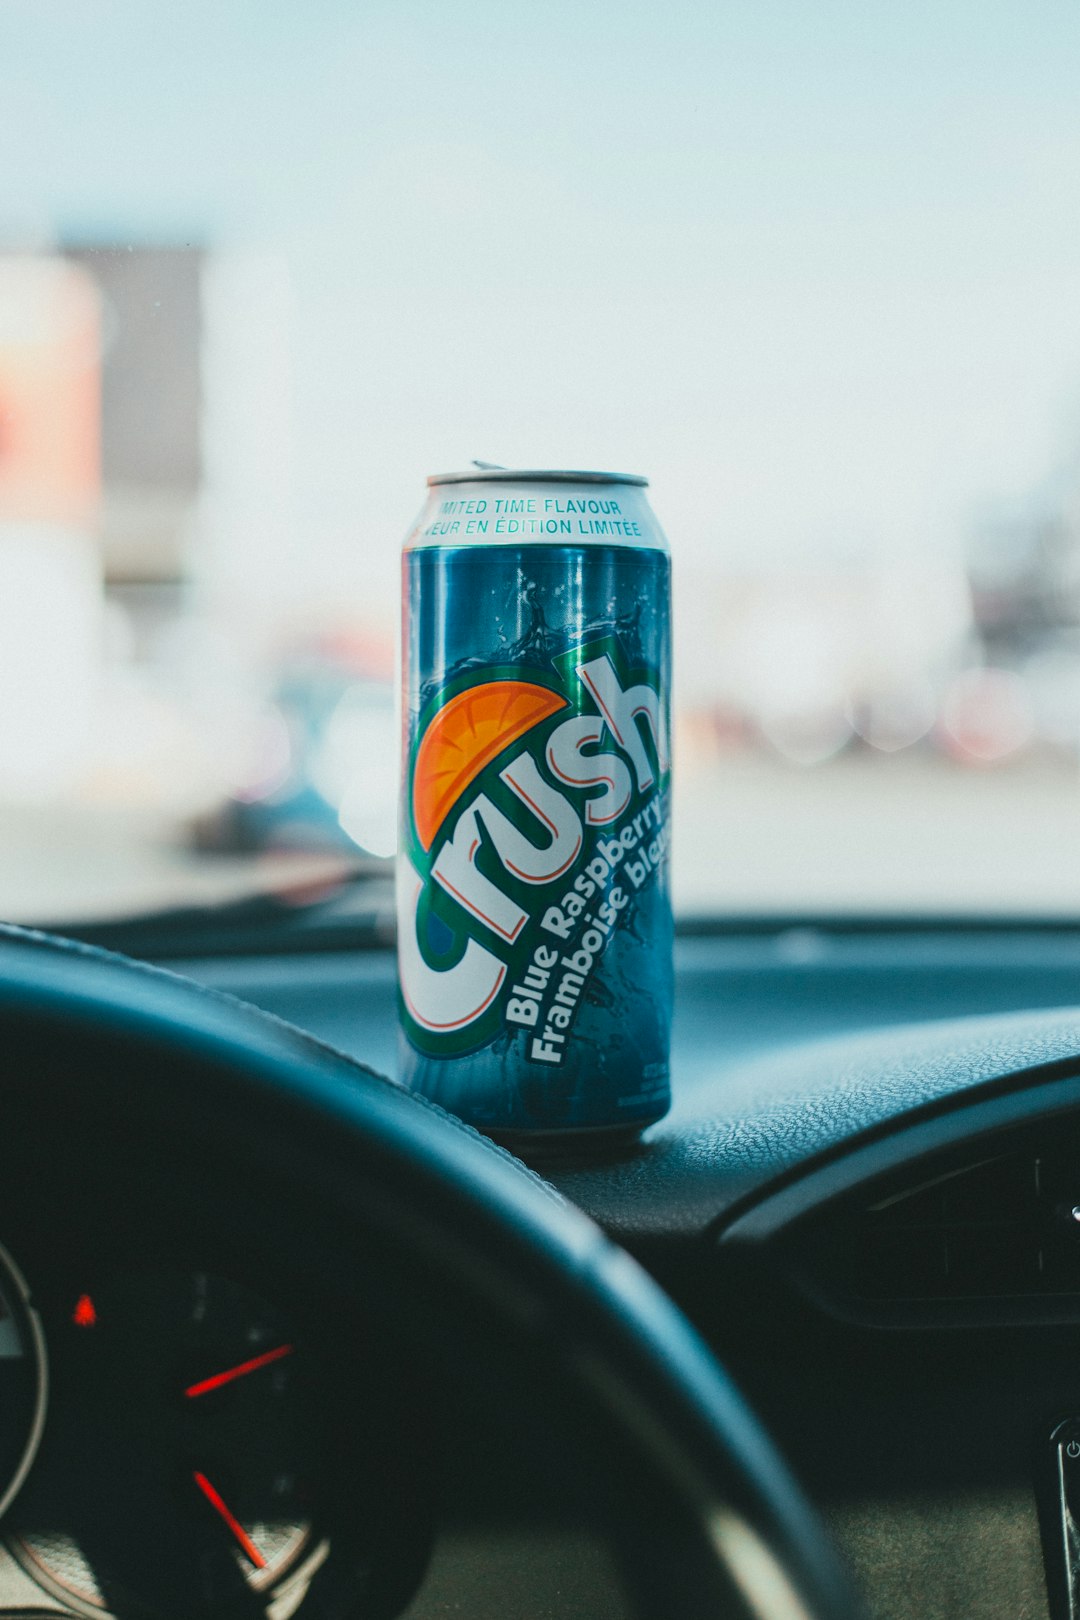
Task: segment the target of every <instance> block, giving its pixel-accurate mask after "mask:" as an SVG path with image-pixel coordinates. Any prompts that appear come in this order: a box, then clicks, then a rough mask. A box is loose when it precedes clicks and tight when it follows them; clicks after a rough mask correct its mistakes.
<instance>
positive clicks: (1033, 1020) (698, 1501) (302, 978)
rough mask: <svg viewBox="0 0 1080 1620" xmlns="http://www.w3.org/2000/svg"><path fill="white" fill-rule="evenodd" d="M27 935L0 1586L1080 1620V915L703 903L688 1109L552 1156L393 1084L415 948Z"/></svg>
mask: <svg viewBox="0 0 1080 1620" xmlns="http://www.w3.org/2000/svg"><path fill="white" fill-rule="evenodd" d="M325 944H326V942H324V947H325ZM3 950H4V973H3V985H4V992H3V995H4V1011H3V1019H4V1028H5V1040H6V1043H7V1050H8V1053H9V1062H8V1064H7V1065H6V1069H5V1099H6V1100H5V1118H6V1121H7V1125H6V1131H5V1143H6V1151H7V1159H6V1170H7V1173H6V1175H5V1180H4V1191H3V1199H4V1212H3V1213H4V1241H5V1244H6V1247H7V1252H8V1255H9V1256H10V1258H9V1259H8V1261H7V1265H8V1266H9V1267H10V1268H11V1271H12V1274H13V1275H14V1276H15V1277H20V1276H21V1277H23V1278H28V1279H32V1287H31V1291H30V1302H31V1304H32V1308H33V1310H34V1311H35V1312H36V1313H37V1315H38V1317H39V1318H40V1321H41V1323H42V1326H43V1332H44V1337H45V1340H46V1343H47V1346H48V1351H47V1355H48V1363H49V1395H48V1405H49V1414H50V1415H49V1419H48V1421H47V1423H46V1424H45V1429H44V1438H43V1439H42V1440H41V1445H40V1452H39V1455H38V1458H37V1461H36V1463H35V1465H34V1467H33V1469H32V1471H31V1473H30V1477H29V1482H28V1483H27V1485H26V1486H25V1487H24V1489H23V1490H22V1491H21V1492H20V1493H19V1494H18V1495H17V1496H16V1497H15V1500H14V1502H13V1504H12V1506H11V1507H10V1508H9V1509H8V1512H7V1519H6V1524H7V1526H8V1530H9V1541H8V1545H7V1553H6V1554H5V1567H4V1581H5V1588H6V1590H5V1596H4V1601H5V1612H9V1611H10V1612H12V1613H23V1612H33V1613H37V1612H42V1613H45V1612H71V1613H84V1612H90V1613H93V1612H98V1613H100V1612H101V1611H102V1609H104V1610H105V1611H106V1612H109V1613H111V1612H117V1613H120V1614H127V1613H132V1614H138V1613H143V1612H145V1613H160V1614H165V1613H180V1612H184V1613H203V1612H206V1613H219V1612H220V1613H232V1612H236V1613H248V1612H250V1613H263V1612H266V1613H268V1614H278V1613H283V1614H284V1613H292V1612H298V1613H311V1614H318V1613H321V1612H325V1613H331V1614H337V1613H342V1614H344V1613H365V1614H366V1613H372V1614H385V1615H387V1616H390V1615H397V1614H402V1615H410V1616H421V1615H429V1614H430V1615H439V1614H450V1613H455V1612H468V1613H472V1614H476V1615H484V1616H486V1615H491V1616H495V1615H503V1616H505V1615H509V1614H513V1615H517V1614H520V1615H522V1616H524V1615H551V1616H553V1617H554V1616H560V1615H564V1614H565V1615H578V1614H590V1615H594V1614H595V1615H609V1614H610V1615H624V1614H626V1615H638V1614H643V1615H644V1614H649V1615H652V1614H654V1613H655V1614H658V1615H659V1614H666V1615H677V1614H681V1613H683V1612H685V1613H687V1614H689V1613H694V1614H701V1613H714V1612H715V1613H717V1614H737V1613H742V1612H746V1613H749V1614H755V1615H758V1614H760V1615H768V1616H776V1617H780V1616H786V1615H789V1614H812V1615H823V1616H825V1615H842V1614H848V1613H850V1614H858V1613H866V1614H870V1615H882V1616H886V1615H887V1616H901V1615H930V1616H938V1615H940V1616H946V1615H957V1614H961V1613H963V1614H970V1615H986V1616H991V1615H995V1616H996V1615H1004V1614H1010V1613H1016V1614H1031V1615H1040V1616H1041V1615H1044V1614H1046V1615H1049V1614H1054V1613H1062V1614H1065V1613H1067V1612H1068V1608H1067V1605H1068V1603H1069V1601H1070V1597H1069V1594H1070V1592H1071V1590H1072V1586H1071V1584H1070V1583H1071V1581H1072V1579H1073V1573H1074V1564H1073V1562H1072V1552H1071V1548H1072V1542H1071V1540H1070V1536H1071V1525H1072V1517H1071V1515H1072V1507H1071V1502H1072V1499H1073V1498H1072V1492H1073V1490H1074V1488H1075V1487H1074V1484H1073V1480H1074V1478H1075V1470H1074V1469H1072V1468H1071V1466H1070V1451H1069V1448H1070V1446H1071V1445H1073V1444H1074V1439H1073V1437H1074V1436H1076V1435H1080V1416H1078V1413H1077V1408H1076V1401H1077V1384H1076V1371H1075V1355H1074V1346H1075V1342H1076V1333H1077V1311H1078V1306H1077V1298H1078V1266H1080V1249H1078V1238H1077V1235H1076V1234H1077V1227H1078V1221H1077V1217H1076V1214H1075V1209H1074V1206H1075V1205H1076V1203H1077V1202H1078V1200H1080V1191H1078V1189H1077V1187H1076V1183H1075V1170H1074V1168H1073V1166H1074V1164H1075V1144H1074V1142H1073V1137H1074V1135H1075V1131H1076V1123H1075V1121H1076V1109H1077V1105H1078V1101H1080V1098H1078V1091H1077V1088H1078V1084H1080V1079H1078V1074H1077V1060H1076V1047H1077V1042H1078V1038H1080V1025H1078V1023H1077V1018H1076V1015H1075V1014H1074V1013H1070V1012H1068V1011H1062V1010H1060V1009H1061V1007H1062V1006H1063V1005H1064V1004H1066V1003H1067V1000H1068V993H1069V990H1070V988H1071V986H1072V984H1073V982H1074V976H1075V973H1076V970H1077V965H1078V964H1077V956H1076V945H1075V942H1074V940H1073V939H1072V937H1071V935H1070V933H1069V932H1068V931H1065V930H1062V931H1060V932H1056V933H1055V932H1052V931H1050V932H1047V931H1045V930H1043V931H1038V930H1035V929H1033V928H1032V929H1027V930H1023V929H1015V930H1010V931H1007V932H1005V931H989V932H988V931H982V932H980V931H978V930H976V929H974V928H968V929H966V930H965V929H948V928H944V927H942V928H939V929H937V930H936V931H934V932H932V933H913V932H912V931H910V930H904V929H895V930H894V931H893V932H892V933H891V934H890V933H887V932H886V931H884V930H881V929H868V928H866V927H855V926H852V927H849V928H848V929H846V930H845V929H841V928H835V929H833V930H827V929H824V928H822V929H820V930H819V931H817V932H816V933H814V934H811V933H810V932H809V931H807V930H806V929H805V928H795V927H789V928H787V929H777V930H770V931H764V930H761V929H756V930H752V931H751V930H746V931H745V932H743V933H742V934H736V933H733V932H723V931H718V930H710V929H694V930H689V931H685V932H683V933H682V934H681V935H680V938H679V940H678V944H677V987H678V990H677V1009H678V1010H677V1017H676V1026H675V1027H676V1037H675V1048H674V1061H675V1074H676V1076H677V1085H676V1098H677V1101H676V1104H675V1107H674V1108H673V1110H672V1113H671V1114H670V1116H669V1117H668V1119H667V1120H666V1121H664V1122H663V1123H662V1124H660V1125H658V1126H654V1127H653V1128H652V1129H651V1130H650V1131H649V1132H648V1133H647V1135H646V1138H645V1139H644V1140H643V1142H642V1143H641V1144H640V1145H639V1146H637V1147H636V1148H634V1149H632V1150H630V1151H624V1152H623V1153H621V1154H620V1155H618V1156H616V1157H614V1158H612V1159H610V1160H609V1161H607V1162H591V1161H589V1160H588V1159H585V1160H575V1159H574V1158H573V1157H572V1156H568V1157H564V1158H563V1159H562V1160H561V1161H558V1160H557V1161H551V1160H549V1161H548V1162H545V1163H542V1164H541V1165H540V1167H539V1170H527V1169H526V1168H525V1167H524V1166H522V1165H521V1164H520V1163H519V1162H518V1161H516V1160H514V1159H513V1158H512V1157H511V1156H510V1155H508V1154H506V1153H505V1152H504V1151H503V1150H501V1149H498V1148H496V1147H494V1146H493V1145H491V1144H490V1143H488V1142H486V1140H484V1139H483V1138H481V1137H479V1136H478V1135H477V1134H476V1133H475V1132H473V1131H471V1130H470V1129H469V1128H468V1127H465V1126H463V1125H461V1124H460V1123H459V1122H457V1121H454V1120H452V1119H451V1118H450V1117H449V1116H446V1115H444V1114H442V1112H441V1111H440V1110H437V1109H434V1108H433V1107H432V1105H430V1104H427V1103H425V1102H424V1101H423V1100H422V1099H419V1098H417V1097H415V1096H413V1095H410V1094H408V1093H405V1092H403V1091H402V1090H401V1089H400V1088H399V1087H398V1086H396V1085H395V1084H394V1083H392V1082H390V1081H387V1080H384V1079H381V1078H376V1076H375V1074H374V1073H373V1070H372V1068H371V1067H369V1066H368V1064H367V1061H366V1060H367V1059H368V1058H370V1059H372V1060H373V1065H374V1069H375V1070H376V1071H377V1070H378V1069H379V1068H380V1067H383V1066H388V1063H389V1060H390V1059H391V1057H392V1045H393V1041H394V1038H395V1034H394V1026H395V1007H394V979H395V970H394V963H393V958H392V954H391V952H390V950H389V948H388V947H386V946H385V945H384V946H381V947H380V946H372V947H369V948H368V949H367V950H357V949H355V948H351V949H342V948H339V949H337V950H335V949H332V948H324V949H322V950H320V951H307V952H304V953H302V954H301V953H299V952H296V951H295V948H294V949H293V950H292V951H290V950H289V949H284V950H282V951H280V952H264V953H263V954H261V955H255V954H252V953H251V952H250V950H244V949H241V950H240V952H239V953H238V954H235V955H231V954H223V953H221V952H218V953H217V954H216V955H215V956H214V957H209V956H207V957H202V958H199V957H197V956H195V957H183V958H179V959H177V958H172V959H168V960H167V961H166V962H165V963H164V964H163V965H161V966H159V967H157V968H150V967H147V966H142V965H134V964H133V963H131V962H129V961H127V960H126V959H122V958H117V957H116V956H114V955H113V953H111V952H106V951H104V950H102V949H101V947H100V946H98V945H95V944H87V943H76V942H72V941H67V942H60V941H55V940H53V939H51V938H47V937H44V936H38V935H33V934H29V933H26V932H25V931H19V930H11V931H9V932H8V933H7V934H6V935H5V938H4V942H3ZM256 1007H257V1008H261V1009H262V1012H261V1013H260V1012H257V1011H255V1010H254V1009H255V1008H256ZM358 1008H359V1009H360V1015H359V1016H357V1009H358ZM301 1030H302V1031H304V1032H306V1033H303V1034H301V1033H300V1031H301ZM60 1113H62V1115H63V1117H64V1118H65V1119H67V1120H72V1121H75V1122H77V1128H76V1129H68V1130H65V1131H64V1132H63V1133H56V1132H51V1131H50V1130H49V1124H48V1122H49V1120H50V1118H55V1117H57V1115H58V1114H60ZM580 1212H584V1216H586V1217H588V1218H589V1219H587V1220H586V1219H584V1218H582V1216H581V1214H580ZM5 1296H6V1298H7V1301H8V1303H9V1306H10V1308H11V1309H12V1311H13V1312H18V1311H19V1310H20V1309H21V1308H24V1306H21V1305H20V1299H19V1298H18V1297H16V1296H15V1285H13V1284H12V1283H11V1282H10V1281H8V1282H5ZM215 1296H217V1297H218V1298H220V1300H221V1304H220V1306H218V1305H216V1304H215ZM87 1301H89V1302H90V1303H89V1305H87V1303H86V1302H87ZM80 1302H82V1309H81V1311H80ZM89 1314H94V1315H95V1319H94V1321H93V1322H92V1323H91V1324H89V1325H88V1324H87V1323H86V1321H85V1320H84V1321H80V1316H82V1317H84V1318H85V1317H86V1316H87V1315H89ZM207 1317H208V1318H209V1322H208V1325H207V1326H206V1327H203V1326H202V1325H201V1323H202V1322H204V1321H206V1319H207ZM215 1318H216V1320H215ZM98 1335H100V1339H99V1338H98V1337H97V1336H98ZM268 1341H271V1342H270V1353H273V1351H275V1350H278V1349H280V1348H281V1347H282V1346H283V1345H287V1346H289V1347H290V1349H289V1354H288V1356H287V1357H283V1358H282V1360H281V1361H280V1363H279V1365H278V1368H277V1379H278V1381H277V1382H275V1381H274V1379H275V1374H274V1373H272V1372H271V1371H270V1368H269V1365H267V1366H266V1370H265V1371H264V1370H262V1369H261V1368H260V1369H257V1370H256V1371H254V1372H253V1373H252V1374H251V1375H250V1377H249V1376H248V1375H246V1374H245V1375H242V1376H236V1377H234V1378H232V1379H231V1380H229V1379H227V1380H226V1382H225V1383H224V1384H223V1385H222V1386H221V1387H219V1388H218V1387H215V1388H211V1389H209V1390H208V1391H207V1392H206V1394H205V1395H202V1394H200V1395H199V1396H198V1397H197V1402H196V1404H199V1403H202V1402H203V1401H205V1403H206V1406H205V1407H203V1409H202V1410H198V1411H194V1412H192V1411H188V1412H185V1411H183V1410H178V1407H181V1406H182V1404H183V1403H182V1400H181V1398H180V1396H179V1394H178V1391H179V1390H180V1389H181V1387H182V1386H183V1385H184V1381H185V1379H187V1378H189V1377H190V1378H192V1379H196V1384H195V1386H194V1387H198V1385H199V1384H200V1383H207V1382H209V1383H210V1384H213V1382H214V1379H215V1377H218V1376H220V1371H221V1370H224V1371H225V1372H226V1373H229V1372H231V1371H232V1367H231V1366H230V1365H229V1363H230V1358H231V1360H232V1363H233V1364H235V1365H238V1366H242V1365H243V1361H244V1352H245V1351H246V1350H248V1349H251V1351H252V1355H251V1357H250V1359H252V1360H257V1359H258V1358H259V1356H260V1355H266V1354H267V1351H266V1350H265V1349H262V1348H261V1347H262V1346H264V1345H265V1344H266V1343H267V1342H268ZM294 1341H295V1350H293V1349H292V1346H293V1343H294ZM10 1353H11V1352H10V1351H9V1354H10ZM30 1359H31V1357H30V1355H29V1351H28V1350H26V1351H22V1352H19V1354H18V1357H17V1359H15V1360H14V1361H13V1362H12V1363H11V1364H10V1365H11V1367H12V1370H13V1371H16V1372H18V1373H19V1374H20V1376H21V1377H22V1378H23V1379H25V1378H27V1377H28V1376H29V1371H30V1368H29V1361H30ZM219 1362H224V1363H225V1364H226V1365H225V1366H224V1368H223V1369H219V1366H218V1363H219ZM284 1373H287V1375H288V1376H287V1377H283V1376H282V1374H284ZM170 1380H171V1381H172V1382H173V1384H174V1385H175V1387H174V1388H173V1389H171V1390H169V1389H167V1387H166V1386H167V1383H168V1382H169V1381H170ZM13 1383H14V1381H13ZM191 1387H192V1386H188V1388H189V1389H190V1388H191ZM242 1401H246V1403H247V1404H246V1405H245V1404H241V1403H242ZM120 1403H122V1409H123V1412H124V1414H125V1415H124V1418H123V1421H122V1423H119V1424H118V1411H119V1410H120ZM215 1403H218V1404H219V1407H221V1406H223V1407H224V1410H221V1411H215V1410H209V1411H208V1410H206V1408H207V1407H210V1408H212V1407H213V1406H214V1405H215ZM230 1403H231V1404H230ZM264 1403H265V1405H264ZM26 1409H27V1396H26V1393H25V1390H24V1391H23V1393H21V1394H19V1393H18V1392H17V1391H16V1394H15V1398H14V1399H13V1402H12V1405H11V1408H10V1411H11V1413H12V1416H11V1418H9V1420H8V1424H9V1433H8V1435H7V1436H6V1437H5V1448H6V1451H7V1454H8V1455H9V1457H10V1459H11V1462H10V1463H9V1465H8V1466H9V1467H11V1469H12V1470H13V1472H17V1469H18V1466H19V1462H20V1459H21V1457H22V1455H23V1452H24V1449H25V1445H26V1421H27V1420H26V1415H25V1413H26ZM15 1414H18V1417H17V1421H16V1416H15ZM192 1419H196V1420H197V1423H196V1426H192V1422H191V1420H192ZM200 1465H201V1466H200ZM195 1473H199V1474H201V1475H202V1476H203V1478H204V1479H206V1480H207V1481H209V1482H210V1484H211V1485H212V1487H213V1489H214V1490H215V1491H216V1492H218V1493H220V1497H221V1499H222V1500H223V1502H224V1503H226V1504H228V1508H227V1511H228V1512H229V1514H230V1515H235V1518H236V1520H238V1521H239V1522H240V1524H242V1525H243V1526H246V1527H250V1528H249V1529H248V1530H246V1531H242V1532H241V1534H243V1535H244V1536H245V1537H247V1536H248V1535H250V1537H251V1539H252V1540H253V1541H254V1542H255V1546H254V1547H253V1548H252V1549H251V1551H254V1552H256V1553H257V1554H258V1557H259V1560H260V1562H259V1563H258V1565H257V1566H253V1565H252V1563H251V1561H250V1560H249V1559H247V1557H246V1555H245V1551H244V1547H243V1544H242V1543H241V1544H240V1545H239V1546H238V1545H237V1544H236V1543H237V1537H236V1535H235V1534H234V1535H233V1536H232V1537H230V1535H229V1533H228V1522H227V1521H226V1522H224V1523H223V1522H222V1519H221V1517H220V1516H213V1515H210V1516H206V1519H205V1520H204V1522H203V1524H202V1526H201V1528H197V1526H198V1524H199V1520H198V1515H197V1514H196V1513H195V1511H194V1510H195V1508H196V1507H198V1506H199V1498H198V1495H197V1494H196V1493H197V1490H199V1489H201V1488H200V1487H196V1486H195V1485H193V1484H192V1478H193V1476H194V1474H195ZM185 1497H186V1500H185ZM207 1520H208V1522H207ZM240 1566H245V1567H244V1568H243V1570H242V1572H239V1573H238V1571H239V1570H240ZM252 1577H254V1578H252ZM31 1594H32V1595H31ZM1051 1604H1056V1605H1058V1607H1057V1608H1051V1607H1050V1605H1051Z"/></svg>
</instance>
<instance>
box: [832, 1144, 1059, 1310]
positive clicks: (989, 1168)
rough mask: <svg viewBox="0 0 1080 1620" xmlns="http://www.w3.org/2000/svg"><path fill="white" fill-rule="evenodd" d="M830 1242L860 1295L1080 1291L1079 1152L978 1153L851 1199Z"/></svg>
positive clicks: (844, 1282) (848, 1283)
mask: <svg viewBox="0 0 1080 1620" xmlns="http://www.w3.org/2000/svg"><path fill="white" fill-rule="evenodd" d="M853 1213H854V1214H855V1216H856V1218H855V1219H854V1220H853V1219H852V1214H853ZM828 1247H829V1248H830V1249H831V1251H832V1253H831V1261H832V1267H833V1275H834V1277H835V1278H836V1281H837V1282H839V1283H840V1285H841V1287H842V1288H843V1290H844V1291H845V1292H846V1293H849V1294H853V1295H855V1296H857V1297H861V1298H865V1299H876V1300H891V1299H892V1300H899V1299H956V1298H972V1299H977V1298H987V1297H990V1298H1000V1297H1002V1296H1003V1295H1013V1296H1023V1295H1028V1296H1030V1295H1046V1294H1080V1151H1070V1150H1067V1149H1065V1148H1056V1149H1054V1150H1052V1151H1049V1152H1045V1153H1043V1152H1031V1151H1027V1152H1021V1153H1011V1154H1007V1155H1005V1156H1003V1157H997V1158H993V1159H984V1160H981V1161H980V1162H978V1163H974V1164H971V1163H969V1164H967V1165H965V1166H963V1167H962V1168H960V1169H954V1170H951V1171H949V1172H948V1173H947V1174H945V1175H939V1176H937V1177H936V1178H935V1179H934V1180H931V1181H926V1182H923V1183H921V1184H920V1185H919V1186H916V1187H911V1186H910V1184H909V1185H908V1186H907V1187H906V1188H904V1189H903V1190H900V1191H892V1192H889V1193H888V1194H887V1195H885V1196H879V1197H877V1198H876V1199H875V1201H874V1202H872V1203H869V1204H867V1203H865V1202H864V1203H863V1204H862V1205H861V1206H860V1207H859V1208H858V1210H857V1211H856V1212H853V1211H852V1210H851V1207H850V1205H849V1206H848V1208H847V1210H846V1211H845V1215H844V1217H843V1218H842V1219H841V1221H839V1222H836V1221H831V1222H830V1223H829V1239H828Z"/></svg>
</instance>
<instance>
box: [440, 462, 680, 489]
mask: <svg viewBox="0 0 1080 1620" xmlns="http://www.w3.org/2000/svg"><path fill="white" fill-rule="evenodd" d="M648 483H649V480H648V479H647V478H642V477H641V475H640V473H617V472H574V471H572V470H567V469H564V468H551V467H540V468H536V467H526V468H519V467H473V468H470V470H469V471H468V472H449V473H432V475H431V477H430V478H429V479H428V480H427V486H428V488H429V489H434V488H436V487H437V486H438V485H439V484H636V485H637V486H638V487H639V488H647V486H648Z"/></svg>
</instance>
